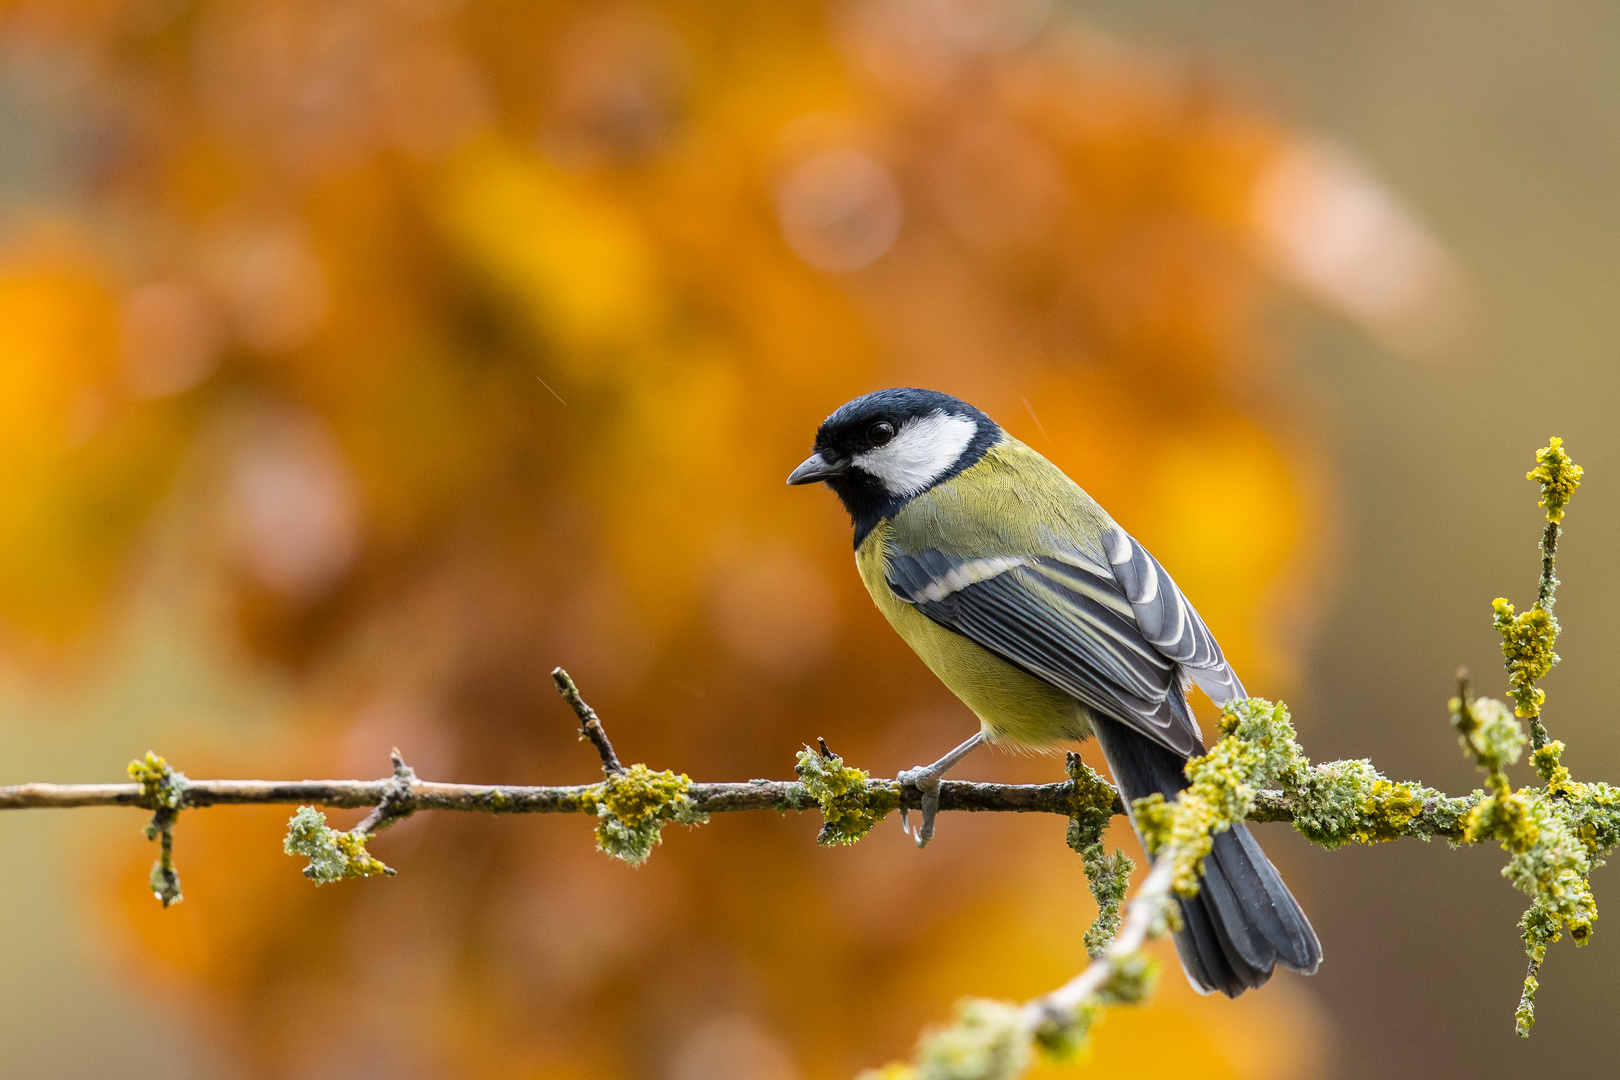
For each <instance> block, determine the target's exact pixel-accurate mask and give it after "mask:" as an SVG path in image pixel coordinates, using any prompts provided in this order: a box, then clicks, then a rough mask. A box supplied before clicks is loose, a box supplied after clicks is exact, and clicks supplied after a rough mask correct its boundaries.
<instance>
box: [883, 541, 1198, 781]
mask: <svg viewBox="0 0 1620 1080" xmlns="http://www.w3.org/2000/svg"><path fill="white" fill-rule="evenodd" d="M888 554H889V559H888V574H887V576H888V582H889V588H890V589H892V590H893V591H894V593H895V595H897V596H899V597H900V598H901V599H903V600H905V601H907V602H908V603H911V604H914V605H915V606H916V607H917V610H919V611H921V612H922V613H923V614H924V615H927V616H928V617H929V618H930V619H933V620H934V621H935V622H937V623H939V624H941V625H942V626H945V627H948V628H949V629H951V630H954V631H956V632H957V633H959V634H962V635H963V636H964V637H967V638H968V639H969V640H971V641H974V642H976V643H977V644H978V645H980V646H982V647H983V648H986V649H988V650H990V651H991V652H993V653H995V654H996V655H998V656H1000V657H1002V658H1003V659H1005V660H1007V661H1008V662H1010V663H1012V664H1014V665H1016V666H1017V667H1019V668H1022V669H1023V670H1024V671H1027V672H1029V673H1030V674H1031V675H1034V676H1035V677H1036V678H1038V679H1041V680H1043V681H1045V682H1048V683H1050V684H1052V685H1053V686H1056V687H1057V688H1059V689H1060V690H1063V691H1064V692H1065V693H1068V694H1072V695H1074V697H1076V698H1078V699H1079V700H1080V701H1081V702H1082V703H1083V704H1085V705H1086V706H1088V707H1089V708H1091V709H1094V710H1096V711H1098V712H1101V713H1103V714H1105V715H1107V716H1110V717H1113V718H1114V719H1116V720H1118V721H1120V722H1121V723H1124V724H1126V725H1128V726H1130V727H1132V728H1134V729H1136V730H1137V731H1139V732H1141V733H1142V734H1144V735H1146V736H1147V737H1148V738H1150V739H1152V740H1153V741H1154V742H1157V743H1159V744H1161V745H1163V746H1166V747H1168V748H1170V749H1172V750H1174V751H1176V752H1177V753H1180V754H1184V755H1190V754H1193V753H1195V752H1200V751H1199V746H1200V743H1199V737H1198V731H1197V729H1196V728H1195V727H1194V726H1193V724H1192V722H1191V719H1190V714H1189V713H1188V711H1187V709H1186V708H1185V705H1184V703H1181V704H1182V707H1181V708H1177V707H1176V706H1177V703H1178V702H1177V699H1179V698H1180V697H1181V694H1182V688H1181V680H1180V676H1179V673H1178V672H1177V670H1176V661H1174V660H1173V659H1171V658H1170V657H1168V656H1166V655H1165V654H1164V653H1163V652H1162V651H1161V650H1160V649H1159V648H1158V647H1156V646H1155V645H1154V644H1153V643H1152V642H1150V641H1149V640H1148V639H1147V638H1146V637H1145V636H1144V635H1143V633H1142V631H1141V629H1140V627H1139V626H1138V625H1137V617H1136V614H1135V612H1134V611H1133V609H1132V606H1131V603H1130V601H1129V600H1128V599H1127V597H1126V595H1125V593H1124V591H1123V590H1122V589H1121V587H1120V584H1119V582H1118V581H1117V580H1116V579H1115V576H1114V574H1113V573H1112V572H1110V569H1109V568H1108V567H1107V566H1103V565H1100V564H1098V563H1094V562H1092V561H1091V560H1090V559H1088V558H1086V557H1085V556H1083V555H1079V554H1076V555H1073V556H1057V555H1040V556H1005V557H993V558H983V559H965V558H961V557H958V556H952V555H947V554H945V553H944V552H941V551H937V550H927V551H921V552H905V551H900V550H896V549H895V548H892V547H891V549H890V551H889V553H888Z"/></svg>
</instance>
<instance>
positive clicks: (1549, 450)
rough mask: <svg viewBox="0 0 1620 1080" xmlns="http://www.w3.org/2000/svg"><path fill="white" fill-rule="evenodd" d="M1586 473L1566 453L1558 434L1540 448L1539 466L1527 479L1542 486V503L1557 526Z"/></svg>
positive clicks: (1538, 452) (1528, 473)
mask: <svg viewBox="0 0 1620 1080" xmlns="http://www.w3.org/2000/svg"><path fill="white" fill-rule="evenodd" d="M1584 472H1585V470H1584V469H1582V468H1581V467H1580V466H1579V465H1577V464H1575V462H1573V461H1571V460H1570V457H1569V455H1568V454H1566V453H1564V440H1563V439H1560V438H1559V437H1558V436H1556V435H1554V436H1553V437H1552V438H1551V439H1550V440H1549V441H1548V443H1547V445H1546V446H1544V447H1542V448H1541V449H1540V450H1537V451H1536V467H1535V468H1533V469H1531V470H1530V471H1529V472H1527V473H1525V474H1524V478H1525V479H1526V480H1534V481H1535V482H1536V483H1538V484H1540V485H1541V502H1540V503H1539V505H1540V506H1541V507H1542V508H1543V509H1545V510H1546V511H1547V520H1548V521H1550V522H1552V523H1553V524H1554V525H1556V524H1558V523H1559V522H1561V521H1563V520H1564V507H1566V506H1568V505H1569V498H1570V496H1571V495H1573V494H1575V489H1576V488H1578V487H1580V486H1581V475H1582V474H1583V473H1584Z"/></svg>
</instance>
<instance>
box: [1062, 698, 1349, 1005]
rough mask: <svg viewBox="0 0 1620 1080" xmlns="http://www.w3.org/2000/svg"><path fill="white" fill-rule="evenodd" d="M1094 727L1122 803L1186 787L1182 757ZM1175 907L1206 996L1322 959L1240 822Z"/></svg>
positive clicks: (1183, 944)
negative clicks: (1193, 887)
mask: <svg viewBox="0 0 1620 1080" xmlns="http://www.w3.org/2000/svg"><path fill="white" fill-rule="evenodd" d="M1092 727H1093V729H1094V730H1095V731H1096V733H1097V743H1098V745H1099V746H1100V747H1101V748H1102V752H1103V756H1104V757H1105V758H1107V759H1108V767H1109V769H1110V770H1111V771H1112V772H1113V774H1114V781H1115V783H1117V784H1118V785H1119V789H1120V795H1121V796H1122V797H1123V798H1124V800H1125V803H1126V805H1127V806H1129V805H1130V804H1131V802H1133V801H1134V800H1136V799H1140V798H1144V797H1145V796H1147V795H1151V794H1152V793H1154V792H1158V793H1160V794H1161V795H1163V796H1164V797H1165V798H1167V799H1173V798H1175V796H1176V793H1177V792H1179V791H1180V790H1181V789H1182V788H1184V787H1186V786H1187V779H1186V777H1185V776H1184V775H1183V773H1182V768H1183V766H1185V765H1186V763H1187V762H1186V759H1185V758H1183V757H1182V756H1181V755H1180V754H1177V753H1176V752H1175V751H1173V750H1170V749H1168V748H1166V747H1163V746H1160V745H1159V744H1158V743H1156V742H1154V741H1152V740H1151V739H1149V738H1148V737H1147V736H1145V735H1141V734H1138V733H1137V732H1136V731H1134V730H1132V729H1131V728H1128V727H1126V726H1125V725H1124V724H1121V723H1119V722H1118V721H1115V720H1110V719H1108V718H1107V717H1093V719H1092ZM1180 903H1181V921H1182V928H1181V929H1180V930H1178V931H1177V932H1176V938H1175V940H1176V953H1177V955H1179V956H1180V958H1181V966H1182V968H1183V969H1184V970H1185V971H1186V972H1187V978H1188V979H1189V980H1191V982H1192V984H1193V985H1194V986H1195V987H1196V988H1197V989H1199V990H1200V991H1201V992H1203V993H1209V992H1210V991H1213V990H1219V991H1221V992H1222V993H1223V994H1225V995H1226V996H1227V997H1237V996H1238V995H1239V994H1241V993H1243V991H1245V990H1250V989H1253V988H1255V987H1257V986H1260V985H1262V984H1264V983H1265V981H1266V980H1267V979H1269V978H1271V972H1272V970H1273V969H1274V968H1275V967H1276V966H1277V965H1278V964H1281V965H1282V966H1283V967H1285V968H1289V969H1291V970H1293V971H1299V972H1303V973H1304V974H1307V975H1309V974H1311V973H1312V972H1314V971H1315V970H1316V968H1317V965H1318V964H1320V963H1321V962H1322V946H1321V943H1320V942H1319V941H1317V938H1316V931H1314V930H1312V929H1311V924H1310V921H1309V920H1308V919H1306V918H1305V913H1304V912H1303V911H1301V910H1300V907H1299V903H1298V902H1297V901H1296V900H1295V899H1294V897H1293V894H1291V893H1290V892H1289V891H1288V886H1287V885H1284V884H1283V880H1282V878H1281V877H1280V876H1279V875H1278V873H1277V869H1276V867H1274V866H1272V865H1271V860H1269V859H1267V858H1266V854H1265V852H1263V851H1261V850H1260V845H1259V843H1258V842H1256V841H1255V839H1254V837H1253V836H1252V835H1250V833H1249V830H1248V828H1247V827H1246V826H1244V825H1243V824H1241V823H1240V824H1237V825H1234V826H1233V827H1232V828H1231V829H1229V830H1228V831H1226V832H1223V833H1217V834H1216V835H1215V837H1214V846H1213V848H1212V850H1211V851H1210V854H1209V857H1208V858H1207V859H1205V860H1204V878H1203V884H1202V887H1201V888H1200V889H1199V890H1198V895H1197V896H1195V897H1193V898H1192V899H1190V900H1189V899H1182V900H1181V901H1180Z"/></svg>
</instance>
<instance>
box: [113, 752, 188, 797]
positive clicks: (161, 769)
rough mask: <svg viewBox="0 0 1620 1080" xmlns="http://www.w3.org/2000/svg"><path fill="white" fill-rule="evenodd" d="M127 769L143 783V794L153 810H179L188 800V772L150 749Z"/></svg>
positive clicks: (131, 776)
mask: <svg viewBox="0 0 1620 1080" xmlns="http://www.w3.org/2000/svg"><path fill="white" fill-rule="evenodd" d="M125 771H126V772H127V773H129V776H130V779H131V780H134V781H135V782H136V783H137V784H139V785H141V795H142V797H143V798H145V799H146V801H147V805H148V806H150V807H151V808H152V809H153V810H178V809H180V807H181V805H182V804H183V803H184V802H185V800H186V774H185V773H183V772H180V771H178V770H177V769H175V768H174V767H173V766H171V765H170V764H169V763H168V762H167V761H165V760H163V758H162V757H161V756H159V755H157V754H154V753H153V752H152V751H150V750H148V751H147V752H146V757H144V758H136V759H135V760H134V761H131V762H130V763H129V766H128V767H127V768H126V769H125Z"/></svg>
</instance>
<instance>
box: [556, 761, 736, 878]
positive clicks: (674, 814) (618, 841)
mask: <svg viewBox="0 0 1620 1080" xmlns="http://www.w3.org/2000/svg"><path fill="white" fill-rule="evenodd" d="M691 789H692V781H691V780H690V779H688V778H687V776H686V775H685V774H684V773H673V772H668V771H664V772H654V771H653V770H651V769H649V768H648V767H647V766H645V765H641V764H636V765H632V766H630V768H628V769H626V770H625V771H624V772H622V773H614V774H613V775H611V776H609V777H608V778H607V779H606V780H605V781H603V782H602V783H601V784H600V785H598V786H596V787H593V788H589V789H587V792H588V794H586V795H584V796H582V798H583V799H585V800H589V801H593V802H595V804H596V816H597V818H598V820H597V823H596V848H597V850H598V851H603V852H606V853H607V854H609V855H612V856H613V857H614V858H615V859H620V860H622V861H624V862H627V863H629V864H630V865H631V866H640V865H641V864H642V863H644V862H646V861H647V856H649V855H651V854H652V849H653V848H654V847H656V846H657V845H658V844H660V843H662V842H663V836H662V833H663V830H664V826H665V825H666V824H668V823H669V822H671V821H674V822H678V823H679V824H682V825H701V824H703V823H704V822H706V821H708V820H709V815H707V814H705V813H703V812H702V811H700V810H699V809H698V808H697V804H696V803H695V802H693V801H692V797H691V795H689V794H688V792H690V791H691Z"/></svg>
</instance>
